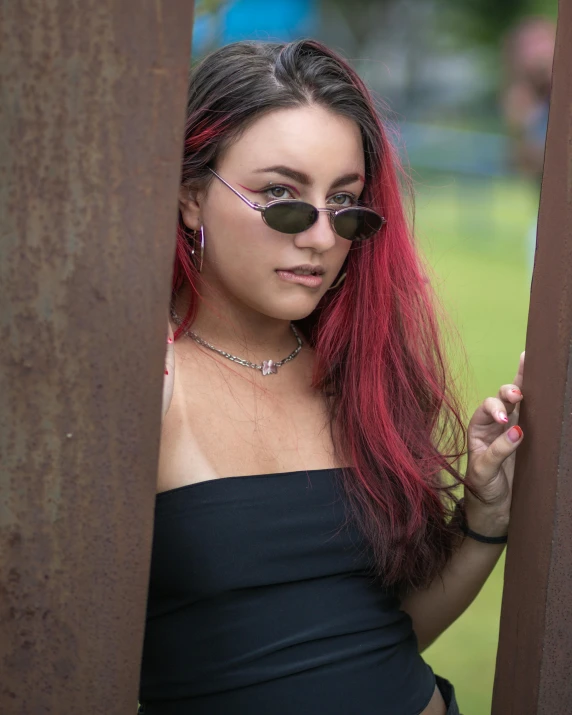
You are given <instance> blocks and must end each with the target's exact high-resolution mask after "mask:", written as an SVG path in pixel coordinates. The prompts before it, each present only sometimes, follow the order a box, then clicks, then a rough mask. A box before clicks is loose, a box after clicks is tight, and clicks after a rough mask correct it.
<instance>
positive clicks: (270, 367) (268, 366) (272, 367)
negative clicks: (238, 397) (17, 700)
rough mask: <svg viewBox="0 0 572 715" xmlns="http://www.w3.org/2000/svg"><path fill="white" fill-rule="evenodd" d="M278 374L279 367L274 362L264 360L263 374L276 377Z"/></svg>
mask: <svg viewBox="0 0 572 715" xmlns="http://www.w3.org/2000/svg"><path fill="white" fill-rule="evenodd" d="M277 372H278V366H277V365H276V363H275V362H274V360H264V362H263V363H262V374H263V375H276V373H277Z"/></svg>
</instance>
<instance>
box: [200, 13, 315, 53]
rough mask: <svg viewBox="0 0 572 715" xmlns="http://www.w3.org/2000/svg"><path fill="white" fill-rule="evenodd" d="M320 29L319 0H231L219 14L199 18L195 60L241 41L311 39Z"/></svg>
mask: <svg viewBox="0 0 572 715" xmlns="http://www.w3.org/2000/svg"><path fill="white" fill-rule="evenodd" d="M318 26H319V10H318V0H271V1H269V0H230V1H229V2H226V3H224V4H223V6H222V7H221V8H220V9H219V11H218V12H217V13H213V14H212V15H211V14H209V15H199V16H197V18H196V22H195V26H194V28H193V56H199V55H202V54H204V53H205V52H207V51H208V50H210V49H213V48H214V47H219V46H220V45H227V44H228V43H229V42H236V41H238V40H278V41H280V42H283V41H288V40H295V39H297V38H300V37H311V36H313V35H314V34H315V33H316V30H317V28H318Z"/></svg>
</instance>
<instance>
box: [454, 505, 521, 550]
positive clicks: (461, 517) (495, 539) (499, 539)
mask: <svg viewBox="0 0 572 715" xmlns="http://www.w3.org/2000/svg"><path fill="white" fill-rule="evenodd" d="M455 518H456V521H457V524H458V525H459V528H460V529H461V531H462V532H463V534H465V536H468V537H470V538H471V539H474V540H475V541H480V542H481V543H482V544H506V543H507V541H508V535H505V536H483V534H477V532H476V531H473V530H472V529H469V525H468V524H467V517H466V515H465V509H464V503H463V500H462V499H460V500H459V501H458V502H457V506H456V507H455Z"/></svg>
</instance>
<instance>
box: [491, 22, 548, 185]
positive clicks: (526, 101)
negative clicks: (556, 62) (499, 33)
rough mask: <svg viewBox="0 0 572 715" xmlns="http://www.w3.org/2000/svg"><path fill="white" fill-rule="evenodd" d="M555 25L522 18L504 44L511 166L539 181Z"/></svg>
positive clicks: (505, 107) (504, 97)
mask: <svg viewBox="0 0 572 715" xmlns="http://www.w3.org/2000/svg"><path fill="white" fill-rule="evenodd" d="M555 39H556V25H555V24H554V23H553V22H551V21H550V20H547V19H545V18H541V17H533V18H526V19H524V20H522V21H521V22H519V23H518V24H517V26H516V27H515V28H514V29H513V30H512V31H511V32H509V34H508V35H507V37H506V38H505V41H504V59H505V70H506V86H505V89H504V96H503V103H502V105H503V111H504V116H505V118H506V122H507V125H508V128H509V132H510V137H511V140H512V156H511V159H512V160H513V162H514V164H515V166H516V167H517V168H518V169H519V170H520V171H521V172H522V173H523V174H525V175H527V176H531V177H532V178H534V179H535V180H539V179H540V177H541V176H542V166H543V162H544V140H545V137H546V128H547V125H548V105H549V102H550V85H551V80H552V60H553V57H554V41H555Z"/></svg>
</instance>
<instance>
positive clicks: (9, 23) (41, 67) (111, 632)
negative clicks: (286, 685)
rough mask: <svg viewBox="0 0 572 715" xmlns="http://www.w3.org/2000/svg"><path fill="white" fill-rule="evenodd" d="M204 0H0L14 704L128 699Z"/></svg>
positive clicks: (9, 652) (1, 621)
mask: <svg viewBox="0 0 572 715" xmlns="http://www.w3.org/2000/svg"><path fill="white" fill-rule="evenodd" d="M192 15H193V3H192V2H191V1H190V0H157V2H140V1H138V0H121V1H114V0H77V1H76V2H69V1H66V0H25V1H24V2H6V3H2V4H1V6H0V27H1V28H2V49H1V53H2V54H1V57H0V225H1V234H0V254H1V260H0V301H1V307H0V713H2V715H41V714H43V713H53V714H54V715H71V713H74V714H75V713H88V712H89V713H90V714H91V713H93V714H94V715H95V714H96V713H99V714H101V715H103V714H104V713H105V715H111V714H113V715H128V714H129V713H133V715H135V711H136V708H137V688H138V681H139V667H140V657H141V647H142V642H143V627H144V613H145V605H146V595H147V579H148V569H149V557H150V542H151V535H152V523H153V507H154V494H155V482H156V470H157V459H158V447H159V437H160V417H161V387H162V380H163V360H164V351H165V343H164V336H165V334H166V328H167V315H168V312H167V310H168V302H169V289H170V276H171V269H172V263H173V257H174V248H175V240H174V238H175V225H176V210H177V187H178V181H179V176H180V157H181V150H182V137H183V125H184V108H185V101H186V94H187V87H186V85H187V77H188V68H189V62H190V57H189V55H190V41H191V29H192Z"/></svg>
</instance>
